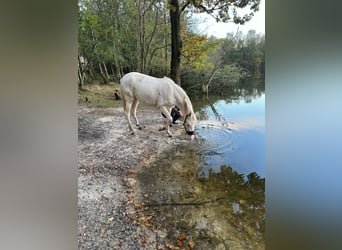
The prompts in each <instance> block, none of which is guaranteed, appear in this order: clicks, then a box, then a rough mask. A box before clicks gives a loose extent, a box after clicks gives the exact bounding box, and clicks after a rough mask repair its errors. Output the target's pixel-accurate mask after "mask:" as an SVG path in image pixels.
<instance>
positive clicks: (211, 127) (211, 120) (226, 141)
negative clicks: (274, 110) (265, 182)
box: [198, 94, 265, 178]
mask: <svg viewBox="0 0 342 250" xmlns="http://www.w3.org/2000/svg"><path fill="white" fill-rule="evenodd" d="M213 105H214V107H215V109H216V111H217V113H218V114H219V115H220V117H221V121H217V116H216V115H215V113H214V112H213V110H212V108H211V107H210V106H206V107H205V108H203V109H202V111H204V112H205V113H206V116H207V117H208V121H199V125H198V132H199V135H200V137H202V138H203V139H204V140H203V142H202V144H203V147H204V149H205V150H204V152H205V155H204V161H205V163H206V164H205V166H203V167H204V172H207V171H208V169H209V168H213V169H214V170H215V171H219V170H220V166H221V165H230V166H231V167H232V168H233V169H235V170H236V171H237V172H239V173H243V174H244V175H245V176H247V175H248V174H249V173H251V172H256V173H257V174H258V175H259V176H260V177H262V178H264V177H265V145H264V144H265V95H264V94H263V95H261V96H259V97H257V98H255V99H253V100H252V101H251V102H249V103H246V102H245V101H244V100H240V101H239V102H238V103H237V102H235V103H227V102H226V101H224V100H219V101H216V102H215V103H213ZM222 120H224V121H225V122H228V123H227V124H226V126H222V124H223V123H222ZM215 122H216V125H215Z"/></svg>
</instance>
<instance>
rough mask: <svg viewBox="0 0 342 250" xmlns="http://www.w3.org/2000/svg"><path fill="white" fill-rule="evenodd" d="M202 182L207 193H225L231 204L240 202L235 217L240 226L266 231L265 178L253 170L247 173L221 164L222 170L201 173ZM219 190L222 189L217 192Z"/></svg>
mask: <svg viewBox="0 0 342 250" xmlns="http://www.w3.org/2000/svg"><path fill="white" fill-rule="evenodd" d="M199 180H200V182H201V183H202V184H203V185H204V186H205V189H206V192H207V193H216V195H224V197H225V200H226V201H227V202H229V204H230V205H233V204H238V206H239V209H238V211H235V212H234V211H232V210H231V212H233V213H235V218H237V219H238V220H239V222H238V223H237V225H238V226H240V227H243V228H246V227H250V228H252V229H251V230H252V231H259V232H261V233H264V230H265V222H264V218H265V179H264V178H260V177H259V176H258V174H257V173H255V172H253V173H250V174H249V175H247V179H246V178H244V175H243V174H239V173H238V172H236V171H234V170H233V169H232V168H231V167H230V166H221V171H220V172H215V171H213V170H212V169H210V170H209V172H208V175H207V176H204V175H201V176H200V177H199ZM217 190H220V191H222V192H221V194H217Z"/></svg>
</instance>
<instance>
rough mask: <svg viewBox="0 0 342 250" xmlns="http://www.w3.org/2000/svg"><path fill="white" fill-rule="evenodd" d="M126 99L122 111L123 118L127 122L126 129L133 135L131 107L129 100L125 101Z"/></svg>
mask: <svg viewBox="0 0 342 250" xmlns="http://www.w3.org/2000/svg"><path fill="white" fill-rule="evenodd" d="M127 99H128V98H126V101H125V107H124V110H125V117H126V120H127V122H128V127H129V129H130V130H131V131H132V134H135V131H134V129H133V127H132V123H131V107H132V101H131V100H127Z"/></svg>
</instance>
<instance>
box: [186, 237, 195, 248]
mask: <svg viewBox="0 0 342 250" xmlns="http://www.w3.org/2000/svg"><path fill="white" fill-rule="evenodd" d="M188 245H189V247H190V248H191V249H193V248H194V247H195V245H196V244H195V242H194V241H193V240H192V239H190V240H189V243H188Z"/></svg>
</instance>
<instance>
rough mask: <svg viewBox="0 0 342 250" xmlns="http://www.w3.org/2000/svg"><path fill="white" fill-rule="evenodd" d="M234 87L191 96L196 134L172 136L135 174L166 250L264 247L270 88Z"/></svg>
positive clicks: (159, 238)
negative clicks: (230, 90) (181, 137)
mask: <svg viewBox="0 0 342 250" xmlns="http://www.w3.org/2000/svg"><path fill="white" fill-rule="evenodd" d="M233 93H234V95H220V96H218V95H216V96H209V97H201V98H194V97H191V100H192V103H193V106H194V111H195V112H196V114H197V116H198V118H199V119H198V125H197V128H196V139H195V140H194V141H192V142H189V141H185V140H178V141H176V142H175V141H173V144H171V146H170V148H168V150H165V151H163V152H161V153H160V154H159V155H158V156H156V157H155V158H151V159H150V160H149V161H148V162H147V166H148V167H146V168H144V169H141V170H140V171H138V173H137V184H138V189H139V192H140V193H141V194H142V197H143V203H144V205H145V206H146V216H145V217H147V216H150V215H151V214H153V215H154V216H150V217H148V218H151V220H150V222H151V223H152V224H153V225H157V226H155V229H157V230H156V231H155V232H156V238H157V239H158V241H159V243H164V244H166V246H168V248H169V249H177V248H176V247H179V249H180V248H181V247H182V246H184V247H190V249H193V247H194V249H265V238H264V232H265V170H264V165H265V156H264V153H265V150H264V140H265V111H264V106H265V94H264V91H260V90H257V89H249V90H244V89H238V90H234V91H233ZM237 93H238V94H237ZM183 132H184V131H183ZM159 243H158V244H159ZM172 247H175V248H172ZM186 249H189V248H186Z"/></svg>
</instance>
